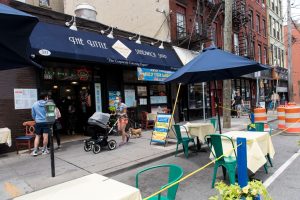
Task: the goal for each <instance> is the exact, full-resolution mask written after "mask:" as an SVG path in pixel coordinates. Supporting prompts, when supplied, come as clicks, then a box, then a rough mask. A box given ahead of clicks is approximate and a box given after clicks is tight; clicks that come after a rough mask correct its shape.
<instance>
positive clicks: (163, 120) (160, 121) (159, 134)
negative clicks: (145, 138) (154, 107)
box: [151, 114, 172, 144]
mask: <svg viewBox="0 0 300 200" xmlns="http://www.w3.org/2000/svg"><path fill="white" fill-rule="evenodd" d="M171 116H172V115H170V114H157V120H156V122H155V126H154V130H153V133H152V138H151V142H157V143H162V144H165V143H166V141H167V135H168V132H169V124H170V120H171Z"/></svg>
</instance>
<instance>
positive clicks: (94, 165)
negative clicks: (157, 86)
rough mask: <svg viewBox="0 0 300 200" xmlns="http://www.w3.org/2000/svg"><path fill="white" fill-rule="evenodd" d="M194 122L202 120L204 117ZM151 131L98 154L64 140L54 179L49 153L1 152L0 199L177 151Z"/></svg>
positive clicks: (236, 121) (236, 124) (239, 126)
mask: <svg viewBox="0 0 300 200" xmlns="http://www.w3.org/2000/svg"><path fill="white" fill-rule="evenodd" d="M275 114H276V113H275ZM268 120H269V121H274V120H276V115H274V113H273V112H269V113H268ZM193 122H203V120H198V121H193ZM249 122H250V121H249V118H248V116H242V117H241V118H232V123H231V124H232V128H230V129H222V131H223V132H228V131H231V130H243V129H245V127H246V125H247V124H249ZM183 124H184V122H183ZM151 133H152V131H144V132H143V133H142V137H141V138H137V139H131V140H130V141H129V143H128V144H127V145H123V146H121V147H119V148H117V149H116V150H113V151H109V150H107V149H103V150H101V152H100V153H99V154H93V153H92V152H85V151H84V150H83V142H82V141H73V142H69V143H65V144H63V147H62V149H60V150H56V151H55V166H56V176H55V177H54V178H52V177H51V167H50V156H49V155H39V156H37V157H32V156H30V155H29V154H28V153H23V154H19V155H17V154H16V153H15V152H14V153H9V154H2V155H0V199H3V200H5V199H11V198H13V197H16V196H20V195H23V194H26V193H30V192H33V191H36V190H40V189H43V188H46V187H49V186H53V185H56V184H59V183H62V182H66V181H69V180H72V179H75V178H79V177H82V176H85V175H88V174H90V173H99V174H102V175H105V176H113V175H116V174H118V173H122V172H124V171H127V170H130V169H133V168H137V167H139V166H142V165H144V164H146V163H149V162H153V161H155V160H159V159H162V158H164V157H168V156H170V155H173V154H174V153H175V148H176V141H170V142H169V143H168V145H167V146H166V147H164V146H162V145H155V144H152V145H150V139H151ZM110 138H113V139H115V140H116V141H117V142H120V140H121V138H120V137H118V136H110Z"/></svg>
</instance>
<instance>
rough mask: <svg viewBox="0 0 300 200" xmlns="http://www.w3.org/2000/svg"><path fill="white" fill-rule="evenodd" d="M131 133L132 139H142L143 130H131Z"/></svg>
mask: <svg viewBox="0 0 300 200" xmlns="http://www.w3.org/2000/svg"><path fill="white" fill-rule="evenodd" d="M129 132H130V133H131V137H133V138H140V137H141V136H142V129H141V128H137V129H135V128H130V129H129Z"/></svg>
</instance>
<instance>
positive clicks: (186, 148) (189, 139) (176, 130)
mask: <svg viewBox="0 0 300 200" xmlns="http://www.w3.org/2000/svg"><path fill="white" fill-rule="evenodd" d="M173 127H174V130H173V132H174V133H175V135H176V138H177V145H176V153H175V156H177V153H178V146H179V145H180V144H182V148H183V151H184V155H185V157H186V158H187V157H188V156H189V143H190V142H192V143H194V147H195V148H196V144H195V141H194V138H192V137H190V136H189V133H188V130H187V129H186V128H185V126H182V125H178V124H175V125H173ZM181 128H184V130H185V131H186V133H187V134H186V135H187V136H186V137H183V136H182V135H181Z"/></svg>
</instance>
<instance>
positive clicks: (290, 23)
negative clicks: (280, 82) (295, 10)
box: [287, 0, 294, 102]
mask: <svg viewBox="0 0 300 200" xmlns="http://www.w3.org/2000/svg"><path fill="white" fill-rule="evenodd" d="M291 21H292V18H291V1H290V0H287V26H288V55H287V56H288V86H289V102H293V101H294V90H293V74H292V70H293V67H292V22H291Z"/></svg>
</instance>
